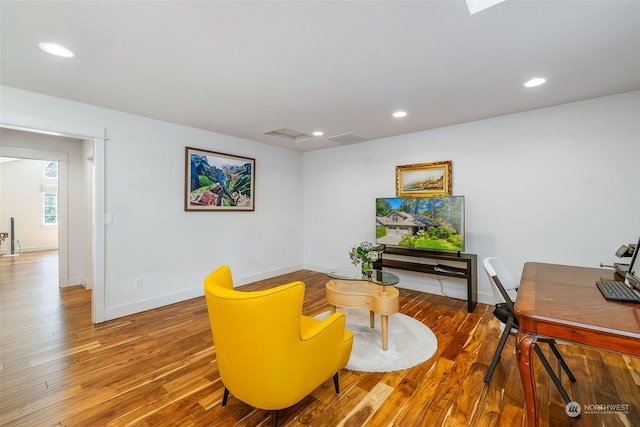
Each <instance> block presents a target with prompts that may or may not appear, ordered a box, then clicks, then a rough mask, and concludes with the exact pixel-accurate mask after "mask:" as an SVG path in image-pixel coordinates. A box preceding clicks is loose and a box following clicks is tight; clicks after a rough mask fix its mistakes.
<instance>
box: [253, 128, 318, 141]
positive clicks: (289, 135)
mask: <svg viewBox="0 0 640 427" xmlns="http://www.w3.org/2000/svg"><path fill="white" fill-rule="evenodd" d="M265 135H271V136H277V137H280V138H286V139H288V140H290V141H294V142H298V141H303V140H305V139H309V138H313V137H312V136H311V135H307V134H306V133H302V132H298V131H297V130H291V129H287V128H282V129H278V130H272V131H271V132H267V133H265Z"/></svg>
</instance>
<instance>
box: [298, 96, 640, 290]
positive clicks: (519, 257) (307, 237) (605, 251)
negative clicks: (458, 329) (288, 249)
mask: <svg viewBox="0 0 640 427" xmlns="http://www.w3.org/2000/svg"><path fill="white" fill-rule="evenodd" d="M407 120H410V116H409V117H407ZM638 159H640V92H637V91H636V92H631V93H626V94H621V95H616V96H610V97H604V98H598V99H592V100H587V101H583V102H576V103H571V104H565V105H560V106H556V107H551V108H544V109H539V110H534V111H529V112H523V113H519V114H512V115H508V116H503V117H498V118H493V119H488V120H481V121H477V122H472V123H467V124H462V125H457V126H450V127H446V128H440V129H435V130H430V131H425V132H418V133H413V134H408V135H403V136H398V137H393V138H385V139H380V140H375V141H370V142H365V143H361V144H355V145H348V146H344V147H339V148H335V149H327V150H320V151H315V152H310V153H306V154H305V156H304V167H303V170H304V223H305V231H304V253H305V267H306V268H310V269H313V270H317V271H322V270H326V269H328V268H331V267H336V266H346V265H349V259H348V257H347V252H348V251H349V249H350V248H351V247H352V246H353V245H355V244H358V243H360V242H361V241H364V240H368V241H374V239H375V228H374V216H375V203H374V201H375V198H376V197H394V196H395V167H396V166H397V165H407V164H414V163H426V162H434V161H441V160H452V161H453V193H454V194H455V195H464V196H465V202H466V239H467V250H466V252H469V253H476V254H477V255H478V261H479V271H478V278H479V293H480V300H481V301H485V302H493V301H494V300H493V298H492V295H491V290H490V285H489V282H488V280H487V277H486V274H485V273H484V270H483V269H482V267H481V260H482V258H484V257H486V256H498V257H501V258H503V259H504V260H505V262H506V264H507V266H508V267H509V268H510V269H511V270H512V272H513V275H514V276H515V277H516V278H519V277H520V274H521V271H522V267H523V264H524V263H525V262H526V261H541V262H549V263H557V264H572V265H579V266H589V267H598V266H599V264H600V262H605V263H607V264H609V263H611V262H614V261H620V260H619V259H617V258H615V256H614V255H613V254H614V252H615V251H616V249H617V248H618V247H619V246H620V245H621V244H623V243H635V242H637V240H638V237H640V220H639V218H640V216H639V213H640V190H639V189H638V183H640V168H639V167H638ZM627 262H628V260H627ZM397 272H398V275H399V276H400V277H401V284H400V286H405V287H408V288H413V289H419V290H424V291H428V292H432V293H441V286H440V283H439V282H438V281H437V278H436V277H429V276H427V275H424V274H417V273H411V272H402V271H397ZM442 279H443V280H442V282H443V287H442V289H444V293H445V294H447V295H453V296H458V297H462V298H464V297H466V288H465V285H464V282H462V281H461V280H459V279H449V278H446V277H443V278H442Z"/></svg>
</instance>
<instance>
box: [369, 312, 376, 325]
mask: <svg viewBox="0 0 640 427" xmlns="http://www.w3.org/2000/svg"><path fill="white" fill-rule="evenodd" d="M369 327H370V328H371V329H373V328H375V327H376V313H374V312H373V311H369Z"/></svg>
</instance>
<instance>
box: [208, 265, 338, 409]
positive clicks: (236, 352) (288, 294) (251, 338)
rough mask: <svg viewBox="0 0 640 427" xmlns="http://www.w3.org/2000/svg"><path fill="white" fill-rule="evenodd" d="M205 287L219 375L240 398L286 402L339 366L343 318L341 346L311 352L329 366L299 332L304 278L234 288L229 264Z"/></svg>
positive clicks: (275, 405)
mask: <svg viewBox="0 0 640 427" xmlns="http://www.w3.org/2000/svg"><path fill="white" fill-rule="evenodd" d="M204 288H205V298H206V302H207V310H208V313H209V321H210V324H211V332H212V334H213V344H214V346H215V349H216V357H217V362H218V369H219V371H220V377H221V379H222V382H223V383H224V385H225V387H226V388H227V389H229V391H230V392H231V394H232V395H234V396H236V397H237V398H238V399H240V400H242V401H243V402H245V403H248V404H249V405H252V406H254V407H257V408H261V409H280V408H284V407H287V406H290V405H292V404H294V403H296V402H297V401H299V400H300V399H301V396H302V397H303V396H305V395H306V394H304V393H309V392H311V391H312V390H313V389H315V388H316V387H317V386H318V384H320V383H321V382H322V381H324V380H326V379H327V378H329V377H330V376H331V375H333V374H334V373H335V372H336V371H337V369H338V364H339V362H340V359H341V356H342V342H343V341H342V340H343V338H342V337H343V333H344V319H342V325H341V326H342V329H341V330H337V332H335V333H334V335H335V339H334V342H335V343H339V344H340V346H338V345H335V346H333V347H331V348H324V347H323V348H322V351H314V353H315V354H314V355H313V357H314V358H322V360H323V361H326V362H327V363H328V364H332V366H330V367H324V366H322V362H320V361H319V360H316V359H311V358H309V357H307V355H306V354H305V353H304V351H305V343H304V342H303V339H302V337H301V314H302V303H303V300H304V283H302V282H292V283H288V284H285V285H280V286H276V287H273V288H270V289H266V290H261V291H238V290H235V289H234V288H233V280H232V277H231V270H230V269H229V267H228V266H221V267H219V268H218V269H217V270H215V271H213V272H212V273H210V274H209V275H208V276H207V277H206V278H205V281H204ZM314 367H315V368H316V369H314ZM324 370H327V373H322V371H324ZM322 375H324V376H322ZM316 376H317V377H318V378H315V377H316ZM301 393H302V394H301Z"/></svg>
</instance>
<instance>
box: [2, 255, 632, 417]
mask: <svg viewBox="0 0 640 427" xmlns="http://www.w3.org/2000/svg"><path fill="white" fill-rule="evenodd" d="M215 267H216V266H212V269H213V268H215ZM0 279H1V289H0V291H1V293H0V310H1V311H0V328H1V329H0V331H1V336H0V352H1V353H0V362H1V363H0V425H3V426H29V427H31V426H91V427H93V426H126V425H131V426H153V427H156V426H268V425H270V424H269V413H268V412H267V411H261V410H256V409H254V408H251V407H249V406H247V405H246V404H244V403H242V402H240V401H238V400H237V399H235V398H234V397H233V396H231V397H230V399H229V402H228V405H227V406H226V407H224V408H223V407H221V406H220V402H221V399H222V392H223V385H222V383H221V381H220V377H219V374H218V370H217V365H216V354H215V348H214V347H213V345H212V339H211V333H210V330H209V324H208V319H207V312H206V306H205V302H204V297H201V298H195V299H192V300H189V301H185V302H182V303H179V304H174V305H170V306H167V307H162V308H159V309H155V310H150V311H147V312H144V313H140V314H136V315H133V316H128V317H125V318H121V319H116V320H112V321H109V322H105V323H102V324H99V325H93V324H92V323H91V316H90V301H91V293H90V291H87V290H85V289H83V288H82V287H77V286H76V287H70V288H63V289H58V287H57V285H56V281H57V254H56V252H38V253H23V254H21V255H20V256H19V257H1V258H0ZM292 280H302V281H303V282H305V284H306V286H307V288H306V296H305V303H304V308H303V312H304V313H305V314H308V315H315V314H318V313H320V312H322V311H325V310H327V309H328V306H327V304H326V302H325V300H324V285H325V283H326V280H327V279H326V277H325V275H324V274H322V273H316V272H312V271H306V270H303V271H299V272H295V273H291V274H287V275H284V276H280V277H276V278H272V279H269V280H264V281H261V282H256V283H252V284H249V285H245V286H243V287H242V289H246V290H254V289H261V288H265V287H269V286H273V285H277V284H281V283H285V282H289V281H292ZM492 309H493V307H492V306H488V305H485V304H479V305H478V307H477V308H476V310H475V311H474V312H473V313H471V314H469V313H467V311H466V301H461V300H456V299H451V298H447V297H443V296H436V295H431V294H426V293H421V292H415V291H410V290H404V289H400V311H401V312H402V313H405V314H407V315H409V316H412V317H414V318H416V319H418V320H420V321H421V322H423V323H425V324H426V325H427V326H429V327H430V328H431V329H432V330H433V332H434V333H435V334H436V336H437V337H438V350H437V352H436V354H435V355H434V357H432V358H431V359H430V360H428V361H427V362H425V363H423V364H421V365H418V366H416V367H414V368H411V369H407V370H404V371H399V372H392V373H386V374H380V373H358V372H352V371H347V370H345V371H343V372H341V374H340V380H341V394H340V395H339V396H336V395H335V393H334V391H333V385H332V383H331V381H330V380H329V381H327V383H326V384H323V385H322V386H321V387H319V388H318V389H317V390H315V391H314V392H313V393H312V394H311V395H310V396H308V397H307V398H305V399H303V400H302V401H301V402H299V403H298V404H296V405H294V406H293V407H291V408H287V409H284V410H282V411H281V412H280V426H291V427H300V426H329V427H334V426H352V427H360V426H403V427H404V426H483V427H484V426H523V425H525V420H524V397H523V391H522V384H521V383H520V377H519V375H518V370H517V365H516V362H515V356H514V347H513V346H514V341H513V338H509V341H508V342H507V347H506V348H505V351H504V352H503V356H502V358H501V361H500V363H499V364H498V367H497V369H496V371H495V375H494V378H493V381H492V383H491V385H489V386H487V385H485V384H484V382H483V379H484V375H485V372H486V371H487V367H488V365H489V362H490V360H491V356H492V354H493V351H494V349H495V347H496V345H497V342H498V339H499V336H500V329H499V322H498V321H497V320H495V319H494V318H493V316H492V314H491V311H492ZM391 333H392V332H391ZM256 351H259V349H256ZM560 351H561V352H562V353H563V354H564V355H565V357H566V359H567V362H568V364H569V366H570V367H571V369H572V370H573V372H574V374H575V376H576V377H577V380H578V381H577V383H575V384H571V383H569V382H568V381H567V379H566V376H564V377H563V379H564V384H565V387H566V388H567V390H568V392H569V394H570V395H571V397H572V398H573V400H574V401H577V402H579V403H581V404H583V405H587V404H592V405H593V404H601V405H606V404H623V405H629V406H628V411H627V413H624V411H617V412H612V413H603V412H606V411H602V410H595V412H596V413H590V414H583V415H582V417H581V418H580V419H573V418H569V417H568V416H567V415H566V414H565V408H564V404H563V402H562V399H561V398H560V396H559V394H558V392H557V390H556V389H555V387H554V386H553V383H551V381H550V380H549V378H548V376H547V375H546V373H545V372H544V370H543V369H542V367H541V366H539V365H540V364H539V363H537V365H536V366H537V369H538V373H537V375H536V379H537V384H538V387H539V393H540V394H539V395H540V399H541V401H540V406H541V412H542V421H543V425H544V426H551V427H558V426H578V427H580V426H585V427H588V426H638V425H640V421H639V420H640V360H639V359H636V358H631V357H626V356H622V355H618V354H614V353H608V352H602V351H598V350H594V349H590V348H585V347H580V346H560ZM549 357H550V360H551V357H552V356H549ZM552 363H553V362H552ZM310 369H312V367H310ZM583 410H584V409H583Z"/></svg>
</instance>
